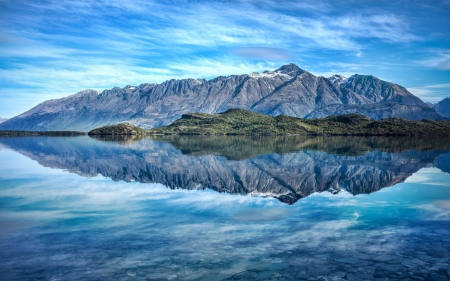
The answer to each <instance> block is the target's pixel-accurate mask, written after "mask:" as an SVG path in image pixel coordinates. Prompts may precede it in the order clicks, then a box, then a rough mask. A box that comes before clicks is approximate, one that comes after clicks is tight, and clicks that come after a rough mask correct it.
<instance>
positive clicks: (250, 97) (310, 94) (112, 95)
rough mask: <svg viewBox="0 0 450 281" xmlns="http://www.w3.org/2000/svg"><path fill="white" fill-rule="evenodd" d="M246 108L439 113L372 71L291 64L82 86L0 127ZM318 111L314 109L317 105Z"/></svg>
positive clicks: (149, 119)
mask: <svg viewBox="0 0 450 281" xmlns="http://www.w3.org/2000/svg"><path fill="white" fill-rule="evenodd" d="M231 108H241V109H249V110H252V111H255V112H258V113H263V114H268V115H272V116H277V115H287V116H293V117H301V118H303V117H305V116H307V117H323V116H328V115H332V114H337V113H339V112H342V113H344V112H345V113H350V112H351V113H361V114H364V115H366V116H368V117H370V118H372V119H380V118H387V117H404V118H408V119H413V120H419V119H424V118H428V119H441V118H443V117H442V116H441V115H440V114H438V113H437V112H435V111H434V109H432V108H430V107H428V106H427V105H426V104H425V103H424V102H422V101H421V100H420V99H419V98H417V97H415V96H414V95H412V94H411V93H410V92H408V91H407V90H406V89H405V88H403V87H401V86H399V85H396V84H394V83H390V82H386V81H382V80H380V79H378V78H376V77H374V76H371V75H353V76H351V77H349V78H348V79H345V78H344V77H342V76H339V75H335V76H333V77H330V78H325V77H321V76H319V77H318V76H315V75H313V74H311V73H310V72H308V71H305V70H303V69H301V68H299V67H298V66H297V65H295V64H289V65H285V66H282V67H280V68H278V69H276V70H275V71H265V72H263V73H252V74H244V75H231V76H227V77H223V76H220V77H217V78H214V79H211V80H204V79H183V80H174V79H172V80H169V81H166V82H163V83H161V84H142V85H139V86H137V87H134V86H127V87H125V88H118V87H116V88H113V89H111V90H105V91H103V92H101V93H99V92H97V91H94V90H86V91H83V92H80V93H78V94H76V95H72V96H69V97H66V98H62V99H57V100H49V101H46V102H44V103H41V104H39V105H37V106H36V107H34V108H32V109H30V110H29V111H27V112H25V113H23V114H21V115H19V116H17V117H14V118H12V119H10V120H8V121H6V122H4V123H2V124H0V130H7V129H8V130H37V131H42V130H77V131H86V132H87V131H90V130H92V129H94V128H97V127H101V126H105V125H112V124H117V123H124V122H126V123H132V124H135V125H138V126H140V127H143V128H152V127H157V126H161V125H168V124H170V123H172V122H173V121H175V120H177V119H179V118H180V117H181V116H182V115H183V114H186V113H191V112H201V113H220V112H224V111H226V110H228V109H231ZM317 110H319V112H318V113H317V114H315V113H314V112H316V111H317Z"/></svg>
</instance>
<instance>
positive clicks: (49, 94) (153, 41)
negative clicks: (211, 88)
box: [0, 0, 450, 118]
mask: <svg viewBox="0 0 450 281" xmlns="http://www.w3.org/2000/svg"><path fill="white" fill-rule="evenodd" d="M449 26H450V0H443V1H395V0H391V1H382V0H378V1H352V0H347V1H318V0H315V1H280V0H278V1H272V0H259V1H144V0H133V1H131V0H130V1H127V0H109V1H106V0H95V1H94V0H83V1H81V0H73V1H67V0H44V1H39V0H35V1H31V0H29V1H22V0H0V117H8V118H10V117H13V116H16V115H18V114H20V113H22V112H24V111H26V110H28V109H30V108H31V107H33V106H35V105H37V104H38V103H40V102H43V101H45V100H47V99H54V98H61V97H64V96H67V95H71V94H75V93H77V92H79V91H81V90H84V89H96V90H103V89H107V88H112V87H114V86H119V87H124V86H126V85H138V84H141V83H154V82H156V83H159V82H162V81H165V80H168V79H171V78H177V79H181V78H206V79H209V78H213V77H216V76H219V75H230V74H243V73H250V72H254V71H259V72H261V71H264V70H266V69H269V70H273V69H275V68H278V67H279V66H281V65H283V64H286V63H291V62H293V63H296V64H297V65H299V66H300V67H301V68H303V69H305V70H308V71H310V72H312V73H314V74H316V75H323V76H326V77H328V76H331V75H332V74H335V73H337V74H342V75H344V76H347V77H348V76H350V75H352V74H355V73H358V74H373V75H375V76H377V77H379V78H381V79H384V80H388V81H391V82H394V83H398V84H401V85H403V86H405V87H406V88H407V89H409V90H410V91H411V92H412V93H414V94H416V95H418V96H419V97H420V98H422V99H423V100H424V101H429V102H437V101H440V100H442V99H443V98H444V97H448V96H450V28H449Z"/></svg>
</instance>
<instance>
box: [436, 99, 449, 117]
mask: <svg viewBox="0 0 450 281" xmlns="http://www.w3.org/2000/svg"><path fill="white" fill-rule="evenodd" d="M433 108H434V109H435V110H436V111H437V112H438V113H439V114H441V115H443V116H445V117H448V118H450V97H449V98H445V99H443V100H441V101H440V102H438V103H437V104H435V105H434V107H433Z"/></svg>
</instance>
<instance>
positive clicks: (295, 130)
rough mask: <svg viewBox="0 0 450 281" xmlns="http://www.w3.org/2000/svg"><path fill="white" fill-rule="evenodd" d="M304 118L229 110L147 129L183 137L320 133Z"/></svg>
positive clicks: (183, 117)
mask: <svg viewBox="0 0 450 281" xmlns="http://www.w3.org/2000/svg"><path fill="white" fill-rule="evenodd" d="M319 130H320V128H318V127H317V128H316V127H314V126H311V125H308V124H306V123H304V122H302V120H301V119H299V118H295V117H288V116H277V117H272V116H268V115H264V114H259V113H255V112H252V111H249V110H243V109H230V110H228V111H226V112H224V113H220V114H206V113H191V114H184V115H183V116H182V117H181V119H179V120H177V121H175V122H173V124H172V125H170V126H167V127H159V128H155V129H150V130H148V133H149V134H175V135H178V134H182V135H288V134H296V135H305V134H308V133H310V132H317V133H318V132H319Z"/></svg>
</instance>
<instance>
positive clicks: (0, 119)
mask: <svg viewBox="0 0 450 281" xmlns="http://www.w3.org/2000/svg"><path fill="white" fill-rule="evenodd" d="M6 120H8V118H2V117H0V124H1V123H3V122H5V121H6Z"/></svg>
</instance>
